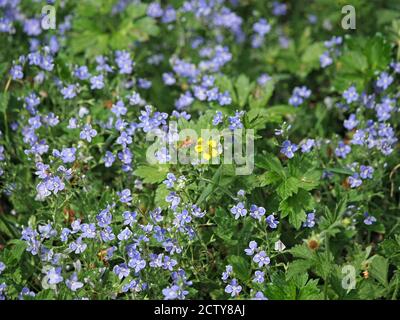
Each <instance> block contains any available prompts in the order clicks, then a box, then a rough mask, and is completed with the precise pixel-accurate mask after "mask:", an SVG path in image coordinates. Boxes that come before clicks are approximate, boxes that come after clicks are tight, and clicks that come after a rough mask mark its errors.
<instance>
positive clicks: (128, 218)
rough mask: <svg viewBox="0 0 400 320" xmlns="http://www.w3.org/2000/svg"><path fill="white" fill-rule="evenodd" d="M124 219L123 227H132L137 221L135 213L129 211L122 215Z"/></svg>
mask: <svg viewBox="0 0 400 320" xmlns="http://www.w3.org/2000/svg"><path fill="white" fill-rule="evenodd" d="M123 217H124V226H127V225H129V226H130V227H133V225H134V224H135V223H136V221H137V213H136V212H135V211H133V212H130V211H125V212H124V213H123Z"/></svg>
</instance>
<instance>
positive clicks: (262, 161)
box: [256, 153, 286, 178]
mask: <svg viewBox="0 0 400 320" xmlns="http://www.w3.org/2000/svg"><path fill="white" fill-rule="evenodd" d="M256 166H258V167H261V168H263V169H268V170H271V171H273V172H275V173H277V174H278V175H279V176H280V177H281V178H285V177H286V173H285V169H284V168H283V166H282V163H281V161H280V160H279V159H278V157H276V156H275V155H273V154H271V153H267V154H263V155H258V156H256Z"/></svg>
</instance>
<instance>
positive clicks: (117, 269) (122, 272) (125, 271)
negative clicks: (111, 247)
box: [113, 263, 130, 280]
mask: <svg viewBox="0 0 400 320" xmlns="http://www.w3.org/2000/svg"><path fill="white" fill-rule="evenodd" d="M113 272H114V273H115V274H116V275H117V276H118V278H119V280H122V279H123V278H126V277H127V276H129V273H130V270H129V268H128V266H127V265H126V263H121V264H119V265H116V266H114V268H113Z"/></svg>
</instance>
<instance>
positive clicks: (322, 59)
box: [319, 51, 333, 68]
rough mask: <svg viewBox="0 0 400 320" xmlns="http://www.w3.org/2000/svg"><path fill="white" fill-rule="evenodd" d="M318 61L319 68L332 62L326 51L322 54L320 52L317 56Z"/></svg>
mask: <svg viewBox="0 0 400 320" xmlns="http://www.w3.org/2000/svg"><path fill="white" fill-rule="evenodd" d="M319 63H320V64H321V68H326V67H327V66H330V65H331V64H332V63H333V59H332V58H331V57H330V55H329V52H328V51H325V52H324V53H323V54H321V56H320V57H319Z"/></svg>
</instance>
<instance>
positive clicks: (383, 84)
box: [376, 72, 394, 90]
mask: <svg viewBox="0 0 400 320" xmlns="http://www.w3.org/2000/svg"><path fill="white" fill-rule="evenodd" d="M393 80H394V78H393V77H392V76H391V75H389V74H388V73H387V72H382V73H381V74H380V75H379V77H378V80H377V81H376V85H377V87H378V88H380V89H382V90H386V89H387V88H388V87H389V86H390V85H391V84H392V83H393Z"/></svg>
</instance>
